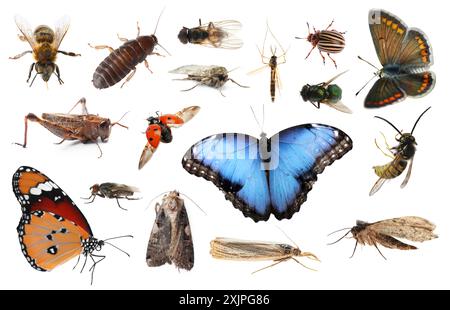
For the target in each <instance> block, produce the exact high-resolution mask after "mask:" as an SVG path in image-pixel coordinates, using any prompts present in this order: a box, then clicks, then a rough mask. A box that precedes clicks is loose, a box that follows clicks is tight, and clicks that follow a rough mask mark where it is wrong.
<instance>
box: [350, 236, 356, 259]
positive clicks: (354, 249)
mask: <svg viewBox="0 0 450 310" xmlns="http://www.w3.org/2000/svg"><path fill="white" fill-rule="evenodd" d="M357 246H358V240H356V242H355V247H354V248H353V253H352V256H350V258H352V257H353V255H355V251H356V247H357Z"/></svg>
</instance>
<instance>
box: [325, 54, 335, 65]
mask: <svg viewBox="0 0 450 310" xmlns="http://www.w3.org/2000/svg"><path fill="white" fill-rule="evenodd" d="M327 55H328V58H330V59H331V61H332V62H333V63H334V66H335V67H336V69H337V64H336V61H335V60H334V59H333V58H331V56H330V53H327ZM324 61H325V60H324Z"/></svg>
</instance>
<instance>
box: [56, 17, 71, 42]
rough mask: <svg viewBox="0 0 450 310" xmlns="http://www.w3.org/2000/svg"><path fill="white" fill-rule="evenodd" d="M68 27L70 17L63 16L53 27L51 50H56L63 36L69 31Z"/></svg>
mask: <svg viewBox="0 0 450 310" xmlns="http://www.w3.org/2000/svg"><path fill="white" fill-rule="evenodd" d="M69 26H70V17H69V16H67V15H64V16H63V17H61V18H60V19H59V20H58V21H57V22H56V25H55V39H54V40H53V44H52V45H53V48H55V49H58V48H59V46H60V45H61V42H62V40H63V39H64V36H65V35H66V33H67V30H69Z"/></svg>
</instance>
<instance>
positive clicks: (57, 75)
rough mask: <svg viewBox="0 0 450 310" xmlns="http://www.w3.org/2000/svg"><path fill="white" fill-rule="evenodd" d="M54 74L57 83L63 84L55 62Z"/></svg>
mask: <svg viewBox="0 0 450 310" xmlns="http://www.w3.org/2000/svg"><path fill="white" fill-rule="evenodd" d="M55 74H56V77H57V78H58V82H59V84H60V85H62V84H64V81H63V80H61V74H60V73H59V67H58V65H57V64H55Z"/></svg>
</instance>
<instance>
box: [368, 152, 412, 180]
mask: <svg viewBox="0 0 450 310" xmlns="http://www.w3.org/2000/svg"><path fill="white" fill-rule="evenodd" d="M407 165H408V161H407V160H404V159H402V158H401V157H398V158H395V159H394V160H393V161H392V162H390V163H388V164H386V165H383V166H375V167H373V169H374V170H375V174H376V175H377V176H379V177H380V178H383V179H393V178H396V177H398V176H399V175H400V174H402V172H403V171H404V170H405V169H406V166H407Z"/></svg>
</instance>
